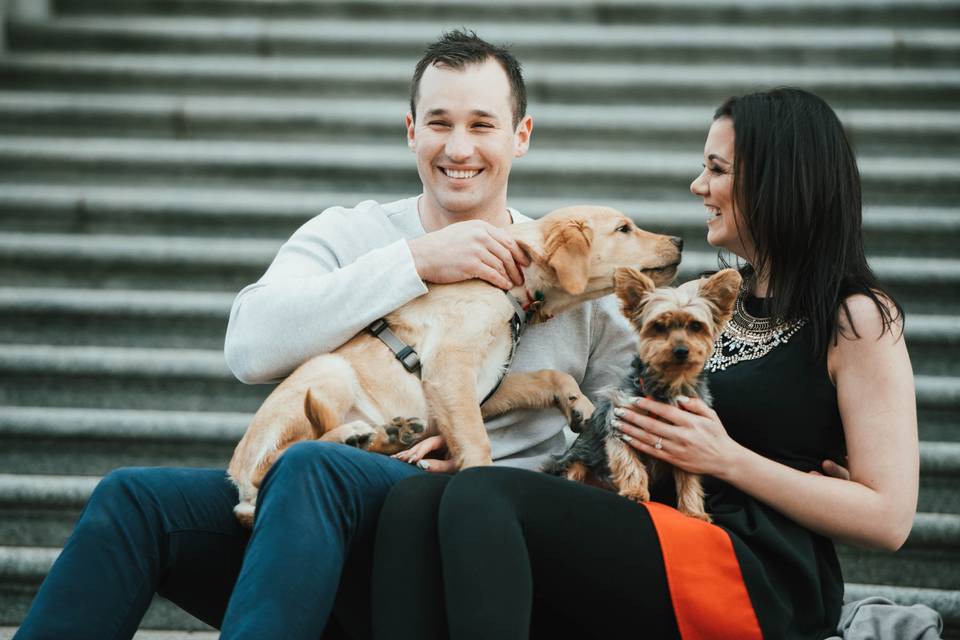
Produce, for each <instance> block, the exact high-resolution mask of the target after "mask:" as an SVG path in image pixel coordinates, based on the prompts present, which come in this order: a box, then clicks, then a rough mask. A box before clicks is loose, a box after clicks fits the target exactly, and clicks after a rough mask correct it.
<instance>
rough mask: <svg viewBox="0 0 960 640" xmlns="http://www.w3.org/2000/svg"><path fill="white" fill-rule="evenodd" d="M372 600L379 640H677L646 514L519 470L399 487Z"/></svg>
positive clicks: (383, 520)
mask: <svg viewBox="0 0 960 640" xmlns="http://www.w3.org/2000/svg"><path fill="white" fill-rule="evenodd" d="M372 604H373V632H374V638H375V639H377V640H386V639H390V640H405V639H407V638H410V639H416V640H434V639H440V638H448V637H449V638H452V639H453V640H463V639H467V638H477V639H483V640H491V639H496V640H514V639H515V640H520V639H524V640H525V639H526V638H541V637H543V638H546V637H550V638H553V639H554V640H556V639H557V638H606V639H609V638H616V637H621V636H623V635H629V637H631V638H654V639H657V640H660V639H667V640H669V639H671V638H679V632H678V631H677V625H676V621H675V619H674V613H673V607H672V605H671V602H670V597H669V591H668V589H667V582H666V573H665V570H664V567H663V556H662V555H661V552H660V546H659V543H658V541H657V534H656V531H655V529H654V526H653V523H652V522H651V520H650V517H649V515H648V513H647V510H646V509H644V508H643V507H641V506H639V505H636V504H634V503H632V502H630V501H628V500H626V499H624V498H621V497H619V496H617V495H615V494H613V493H610V492H607V491H603V490H601V489H596V488H593V487H588V486H585V485H581V484H577V483H573V482H570V481H568V480H563V479H559V478H554V477H550V476H547V475H544V474H541V473H534V472H531V471H522V470H517V469H507V468H492V467H487V468H479V469H468V470H466V471H463V472H461V473H459V474H457V475H456V476H454V477H450V476H417V477H413V478H408V479H406V480H403V481H402V482H400V483H399V484H397V485H396V486H395V487H394V488H393V489H392V490H391V492H390V494H389V496H388V498H387V501H386V503H385V504H384V507H383V510H382V511H381V514H380V521H379V524H378V529H377V538H376V544H375V551H374V574H373V592H372Z"/></svg>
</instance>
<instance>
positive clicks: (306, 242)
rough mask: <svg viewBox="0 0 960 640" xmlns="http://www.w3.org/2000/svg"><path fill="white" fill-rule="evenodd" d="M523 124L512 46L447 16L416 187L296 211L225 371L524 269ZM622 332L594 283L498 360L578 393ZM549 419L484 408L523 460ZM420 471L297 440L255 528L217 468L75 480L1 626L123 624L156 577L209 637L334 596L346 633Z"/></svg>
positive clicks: (289, 619)
mask: <svg viewBox="0 0 960 640" xmlns="http://www.w3.org/2000/svg"><path fill="white" fill-rule="evenodd" d="M532 130H533V124H532V120H531V118H530V116H528V115H526V97H525V90H524V85H523V78H522V76H521V73H520V67H519V64H518V63H517V61H516V60H515V59H514V58H513V56H512V55H510V53H509V52H507V51H506V50H504V49H501V48H499V47H495V46H492V45H490V44H489V43H486V42H484V41H483V40H481V39H479V38H477V37H476V36H475V35H474V34H472V33H462V32H456V31H455V32H451V33H448V34H445V35H444V36H443V37H442V38H441V39H440V40H439V41H438V42H436V43H434V44H433V45H431V46H430V47H429V48H428V49H427V51H426V53H425V55H424V57H423V59H422V60H421V61H420V63H419V64H418V65H417V68H416V71H415V73H414V78H413V82H412V87H411V111H410V113H409V114H408V115H407V140H408V144H409V146H410V148H411V150H412V151H413V152H414V154H415V155H416V158H417V169H418V171H419V174H420V178H421V181H422V182H423V193H422V194H421V195H420V196H418V197H413V198H408V199H406V200H400V201H397V202H392V203H388V204H378V203H376V202H372V201H368V202H363V203H360V204H359V205H357V206H356V207H354V208H353V209H344V208H339V207H334V208H332V209H328V210H327V211H325V212H323V213H322V214H321V215H319V216H317V217H316V218H314V219H312V220H310V221H309V222H307V223H306V224H305V225H304V226H303V227H302V228H300V229H299V230H298V231H297V232H296V233H295V234H294V235H293V236H292V237H291V238H290V240H289V241H288V242H287V243H286V244H284V246H283V247H282V248H281V249H280V252H279V253H278V255H277V257H276V258H275V259H274V261H273V263H272V264H271V265H270V267H269V269H268V270H267V272H266V273H265V274H264V276H263V277H262V278H261V279H260V280H259V281H258V282H257V283H255V284H252V285H250V286H248V287H246V288H245V289H243V290H242V291H241V292H240V294H239V295H238V296H237V299H236V301H235V302H234V305H233V309H232V311H231V315H230V323H229V327H228V329H227V338H226V345H225V352H226V356H227V362H228V364H229V366H230V368H231V370H232V371H233V372H234V373H235V374H236V375H237V377H238V378H239V379H241V380H242V381H244V382H265V381H270V380H274V379H279V378H282V377H283V376H285V375H287V374H289V373H290V372H291V371H292V370H293V369H295V368H296V367H297V366H298V365H299V364H300V363H301V362H303V361H305V360H307V359H308V358H310V357H312V356H314V355H316V354H319V353H324V352H329V351H331V350H333V349H335V348H336V347H337V346H339V345H340V344H342V343H344V342H346V341H347V340H348V339H349V338H350V337H352V336H353V335H355V334H356V333H357V332H358V331H361V330H362V329H363V328H364V327H365V326H367V325H368V324H369V323H370V322H371V321H373V320H375V319H376V318H379V317H381V316H383V315H385V314H387V313H389V312H390V311H392V310H394V309H396V308H397V307H399V306H401V305H403V304H404V303H406V302H408V301H409V300H412V299H413V298H415V297H417V296H419V295H422V294H423V293H425V292H426V291H427V289H426V285H425V284H424V283H425V282H434V283H444V282H457V281H462V280H466V279H471V278H481V279H484V280H486V281H488V282H490V283H491V284H493V285H496V286H498V287H501V288H503V289H508V288H510V287H511V286H512V285H513V284H514V283H515V284H521V283H522V275H521V272H520V269H519V267H518V263H521V264H522V263H523V261H524V260H525V258H524V256H523V254H522V253H521V252H520V250H519V248H518V247H517V246H516V244H515V243H514V242H513V240H512V239H511V238H510V237H509V236H508V235H507V234H506V233H505V232H504V231H503V229H502V228H503V227H505V226H506V225H509V224H511V223H512V222H518V221H522V220H527V218H525V217H524V216H522V215H520V214H519V212H517V211H515V210H513V209H510V208H508V207H507V202H506V198H507V181H508V178H509V174H510V168H511V166H512V162H513V159H514V158H515V157H520V156H522V155H524V154H525V153H526V151H527V149H528V147H529V143H530V136H531V133H532ZM632 341H633V337H632V333H631V331H630V330H629V328H628V327H627V325H626V323H625V322H624V321H623V320H622V319H621V318H620V315H619V313H618V312H617V309H616V305H615V303H614V302H613V300H612V299H609V298H608V299H604V300H601V301H594V302H592V303H589V304H586V305H583V306H581V307H579V308H577V309H575V310H573V311H570V312H568V313H565V314H562V315H560V316H558V317H557V318H554V319H552V320H551V321H550V322H547V323H544V324H541V325H535V326H531V327H530V328H528V329H527V332H526V333H525V335H524V338H523V340H522V341H521V343H520V345H519V347H518V349H517V352H516V354H515V358H514V363H513V368H514V370H516V371H525V370H535V369H541V368H551V369H558V370H562V371H566V372H568V373H570V374H571V375H573V376H574V378H576V379H577V380H578V381H580V382H581V384H582V387H583V388H584V391H585V392H587V393H588V394H589V393H591V392H595V391H596V390H597V389H599V388H600V387H602V386H604V385H606V384H609V383H611V382H614V381H615V377H616V375H617V374H616V372H615V371H614V370H613V367H612V366H611V365H618V364H619V365H625V364H626V360H628V359H629V353H630V345H631V343H632ZM563 426H564V420H563V418H562V416H561V415H560V414H559V412H552V411H544V412H519V411H518V412H512V413H509V414H506V415H503V416H500V417H498V418H497V419H495V420H492V421H490V422H488V423H487V429H488V432H489V434H490V440H491V445H492V452H493V457H494V459H495V460H496V461H497V462H498V463H503V464H511V465H516V466H525V467H529V468H536V467H538V466H539V464H540V463H541V462H542V461H543V459H544V458H545V457H546V456H547V455H548V454H549V453H552V452H557V451H558V450H560V449H561V448H562V447H563V444H564V438H563V434H562V428H563ZM429 464H430V465H431V468H430V470H431V471H441V470H450V469H448V466H447V465H445V463H444V462H443V461H440V460H432V461H430V463H429ZM416 473H423V471H422V470H421V469H419V468H417V467H414V466H411V465H408V464H406V463H404V462H401V461H399V460H397V459H393V458H389V457H386V456H380V455H376V454H371V453H368V452H365V451H359V450H356V449H352V448H350V447H347V446H344V445H340V444H332V443H321V442H302V443H298V444H296V445H294V446H293V447H291V448H290V449H289V450H288V451H287V452H286V453H284V455H283V456H281V457H280V458H279V460H278V461H277V463H276V464H275V465H274V466H273V468H272V469H271V470H270V472H269V473H268V474H267V476H266V477H265V478H264V481H263V483H262V485H261V488H260V493H259V497H258V509H257V517H256V521H255V523H254V528H253V531H252V533H251V532H247V531H246V530H245V529H243V528H242V527H240V526H239V525H238V524H237V522H236V521H235V519H234V517H233V514H232V508H233V506H234V505H235V504H236V502H237V493H236V489H235V488H234V487H233V486H232V485H231V484H230V483H229V482H228V481H227V479H226V476H225V473H224V471H223V470H198V469H120V470H117V471H115V472H113V473H111V474H109V475H108V476H107V477H106V478H104V480H103V481H102V482H101V483H100V484H99V485H98V487H97V489H96V491H95V492H94V494H93V496H92V497H91V498H90V501H89V502H88V504H87V506H86V508H85V509H84V513H83V514H82V515H81V517H80V520H79V521H78V523H77V526H76V529H75V531H74V533H73V535H72V536H71V538H70V540H69V541H68V542H67V545H66V547H65V549H64V552H63V554H62V555H61V556H60V558H59V559H58V561H57V563H56V564H55V565H54V567H53V569H51V572H50V574H49V575H48V577H47V579H46V581H45V582H44V584H43V586H42V587H41V590H40V593H39V594H38V596H37V598H36V600H35V601H34V604H33V607H32V608H31V611H30V613H29V614H28V616H27V619H26V620H25V621H24V623H23V626H22V627H21V629H20V632H19V633H18V635H17V636H16V637H17V638H18V639H21V638H22V639H27V638H54V637H56V638H64V637H69V638H96V639H101V638H108V637H130V636H131V635H132V634H133V632H134V631H135V629H136V628H137V626H138V624H139V622H140V620H141V618H142V616H143V613H144V611H145V610H146V607H147V606H148V605H149V602H150V599H151V597H152V596H153V593H154V592H155V591H156V592H158V593H160V594H161V595H163V596H165V597H167V598H169V599H170V600H172V601H173V602H175V603H176V604H178V605H179V606H181V607H183V608H184V609H186V610H187V611H189V612H191V613H192V614H194V615H196V616H197V617H199V618H201V619H202V620H204V621H206V622H208V623H210V624H212V625H214V626H219V627H221V630H222V632H221V638H224V639H228V638H229V639H234V638H257V639H258V640H262V639H265V638H287V639H294V638H310V639H311V640H313V639H315V638H317V637H318V636H319V635H320V634H321V633H322V631H323V629H324V628H326V626H327V623H328V620H329V619H330V617H331V613H332V614H333V617H334V618H335V619H336V622H337V624H338V625H339V627H341V628H342V629H344V630H346V632H347V634H348V635H349V636H350V637H366V636H367V635H369V605H368V600H369V591H370V589H369V573H370V570H369V565H370V555H371V551H372V546H373V545H372V538H373V532H374V528H375V524H376V519H377V516H378V513H379V510H380V506H381V504H382V503H383V500H384V499H385V497H386V494H387V492H388V491H389V489H390V488H391V487H392V486H393V485H394V484H395V483H396V482H398V481H399V480H401V479H403V478H405V477H408V476H410V475H412V474H416ZM90 576H97V578H96V580H97V591H98V593H97V594H96V596H92V595H91V593H90V589H89V584H90V578H89V577H90ZM338 593H339V595H338Z"/></svg>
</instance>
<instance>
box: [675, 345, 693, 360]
mask: <svg viewBox="0 0 960 640" xmlns="http://www.w3.org/2000/svg"><path fill="white" fill-rule="evenodd" d="M688 355H690V350H689V349H687V348H686V347H685V346H683V345H680V346H677V347H674V348H673V357H674V358H676V359H677V360H686V359H687V356H688Z"/></svg>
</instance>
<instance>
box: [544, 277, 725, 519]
mask: <svg viewBox="0 0 960 640" xmlns="http://www.w3.org/2000/svg"><path fill="white" fill-rule="evenodd" d="M615 283H616V285H615V289H614V291H615V292H616V294H617V297H618V298H619V299H620V306H621V308H622V310H623V313H624V315H625V316H626V317H627V319H628V320H629V321H630V323H631V324H632V325H633V327H634V329H635V330H636V331H637V334H638V335H639V338H640V340H639V343H638V349H637V355H636V356H635V357H634V359H633V362H632V363H631V365H630V370H629V371H628V372H627V374H626V376H625V377H624V379H623V381H622V382H621V384H620V386H619V387H618V388H616V389H613V390H611V391H610V392H609V393H608V394H606V395H607V396H608V397H606V398H604V399H603V400H601V401H600V403H599V405H598V406H597V409H596V411H594V413H593V415H592V416H591V418H590V420H589V421H588V422H587V423H586V424H585V425H584V427H583V431H582V432H581V433H580V435H579V436H578V437H577V439H576V441H575V442H574V443H573V445H571V447H570V449H568V450H567V452H566V453H564V454H562V455H560V456H556V457H554V459H553V460H551V461H550V462H548V463H547V464H546V465H545V467H544V471H546V472H547V473H550V474H552V475H557V476H565V477H566V478H567V479H569V480H574V481H577V482H590V483H592V484H600V485H601V486H605V487H607V488H611V489H613V490H616V491H617V492H618V493H619V494H620V495H622V496H625V497H627V498H630V499H631V500H636V501H638V502H646V501H648V500H650V483H651V479H652V480H653V481H656V480H657V479H658V478H659V477H660V476H661V475H662V474H663V472H664V471H665V470H666V469H667V468H670V465H668V464H667V463H665V462H663V461H662V460H657V459H655V458H652V457H649V456H646V455H644V454H642V453H640V452H639V451H637V450H636V449H634V448H633V447H631V446H630V445H629V444H627V443H626V442H624V441H623V440H621V439H620V438H619V437H618V431H617V430H616V429H615V428H614V427H613V425H612V424H611V422H612V421H613V420H614V418H615V416H614V413H613V410H614V408H615V406H616V405H618V404H619V405H625V404H627V403H629V399H630V398H634V397H637V396H645V397H648V398H653V399H654V400H658V401H660V402H666V403H669V404H672V405H676V404H677V397H678V396H687V397H691V398H694V397H697V398H700V399H701V400H703V401H704V402H705V403H707V404H708V405H709V404H710V402H711V399H710V392H709V390H708V388H707V381H706V376H705V375H704V373H703V367H704V365H705V364H706V362H707V359H708V358H709V357H710V354H711V353H713V344H714V340H715V339H716V338H717V336H718V335H719V334H720V332H721V331H722V330H723V327H724V325H725V324H726V323H727V321H728V320H729V319H730V316H731V315H732V313H733V303H734V301H735V300H736V297H737V293H738V292H739V290H740V285H741V278H740V274H739V273H737V272H736V271H735V270H734V269H724V270H723V271H719V272H717V273H716V274H714V275H713V276H711V277H709V278H705V279H701V280H699V281H695V282H688V283H686V284H684V285H683V286H681V287H678V288H675V289H670V288H666V287H664V288H660V289H658V288H656V285H655V284H654V283H653V281H652V280H651V279H650V278H648V277H647V276H646V275H644V274H643V273H641V272H640V271H638V270H636V269H631V268H620V269H617V272H616V276H615ZM672 468H673V480H674V485H675V487H676V494H677V509H678V510H679V511H681V512H682V513H684V514H686V515H688V516H693V517H694V518H699V519H701V520H705V521H707V522H710V516H709V515H708V514H707V512H706V510H705V509H704V496H703V488H702V487H701V485H700V476H698V475H696V474H694V473H688V472H686V471H683V470H682V469H678V468H676V467H672Z"/></svg>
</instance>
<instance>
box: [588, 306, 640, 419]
mask: <svg viewBox="0 0 960 640" xmlns="http://www.w3.org/2000/svg"><path fill="white" fill-rule="evenodd" d="M592 304H593V318H592V321H591V322H590V357H589V359H588V361H587V369H586V371H585V373H584V375H583V382H582V383H581V384H580V388H581V390H582V391H583V393H584V394H585V395H586V396H587V397H588V398H590V399H591V400H594V401H595V400H596V399H597V396H598V394H599V393H600V391H601V390H603V389H604V388H605V387H611V386H616V385H618V384H619V383H620V381H621V379H622V378H623V375H624V373H625V372H626V370H627V368H628V367H629V366H630V362H631V361H632V360H633V356H634V355H636V352H637V334H636V333H635V332H634V331H633V329H632V328H631V326H630V323H629V322H628V321H627V319H626V318H624V317H623V314H622V313H620V306H619V303H618V301H617V298H616V296H613V295H608V296H604V297H603V298H600V299H599V300H595V301H594V302H593V303H592Z"/></svg>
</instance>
